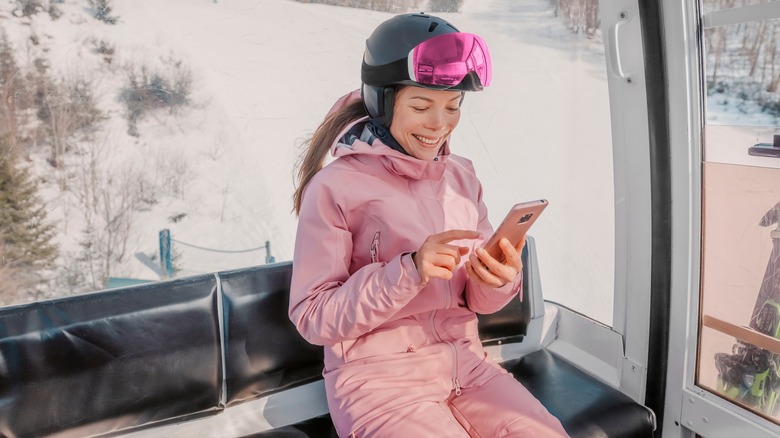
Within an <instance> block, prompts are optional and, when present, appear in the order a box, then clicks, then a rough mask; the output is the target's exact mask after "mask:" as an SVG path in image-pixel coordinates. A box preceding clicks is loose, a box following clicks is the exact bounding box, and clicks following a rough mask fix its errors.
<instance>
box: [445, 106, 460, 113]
mask: <svg viewBox="0 0 780 438" xmlns="http://www.w3.org/2000/svg"><path fill="white" fill-rule="evenodd" d="M447 111H449V112H451V113H456V112H458V111H460V107H459V106H456V107H454V108H452V107H450V108H447Z"/></svg>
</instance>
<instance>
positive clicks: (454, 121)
mask: <svg viewBox="0 0 780 438" xmlns="http://www.w3.org/2000/svg"><path fill="white" fill-rule="evenodd" d="M449 121H450V126H452V127H453V128H455V127H456V126H458V122H460V111H458V112H457V113H455V114H453V115H452V117H451V118H450V119H449Z"/></svg>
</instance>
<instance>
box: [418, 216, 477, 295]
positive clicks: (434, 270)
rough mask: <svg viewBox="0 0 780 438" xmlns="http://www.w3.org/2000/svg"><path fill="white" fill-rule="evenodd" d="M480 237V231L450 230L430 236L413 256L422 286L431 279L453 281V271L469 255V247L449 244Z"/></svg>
mask: <svg viewBox="0 0 780 438" xmlns="http://www.w3.org/2000/svg"><path fill="white" fill-rule="evenodd" d="M479 237H480V233H479V232H478V231H469V230H450V231H445V232H443V233H439V234H432V235H430V236H428V238H427V239H425V242H423V244H422V246H421V247H420V249H418V250H417V252H415V253H414V254H413V256H412V260H414V266H415V267H416V268H417V272H418V273H419V274H420V277H421V278H422V283H421V285H423V286H425V285H426V284H428V281H430V279H431V278H442V279H444V280H449V279H451V278H452V271H453V270H454V269H455V268H456V267H457V266H458V265H459V264H460V258H461V257H462V256H464V255H466V254H468V252H469V248H468V247H465V246H457V245H450V244H449V242H452V241H453V240H465V239H477V238H479Z"/></svg>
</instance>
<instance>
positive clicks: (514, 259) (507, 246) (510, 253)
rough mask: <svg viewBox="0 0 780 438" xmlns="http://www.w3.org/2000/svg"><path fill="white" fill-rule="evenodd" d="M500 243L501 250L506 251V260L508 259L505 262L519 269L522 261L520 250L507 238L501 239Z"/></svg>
mask: <svg viewBox="0 0 780 438" xmlns="http://www.w3.org/2000/svg"><path fill="white" fill-rule="evenodd" d="M498 245H499V246H500V247H501V251H503V252H504V260H506V262H505V263H504V264H505V265H507V266H512V267H514V268H516V269H519V268H520V266H521V264H522V262H521V261H520V254H519V253H518V250H517V249H516V248H515V247H513V246H512V244H511V243H509V240H507V239H501V241H499V242H498Z"/></svg>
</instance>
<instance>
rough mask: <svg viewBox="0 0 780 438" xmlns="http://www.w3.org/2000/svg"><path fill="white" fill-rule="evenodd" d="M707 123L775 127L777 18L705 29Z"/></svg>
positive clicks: (779, 108)
mask: <svg viewBox="0 0 780 438" xmlns="http://www.w3.org/2000/svg"><path fill="white" fill-rule="evenodd" d="M704 47H705V55H706V58H705V65H706V75H707V77H706V80H707V105H706V114H707V124H717V125H741V126H744V125H752V126H776V125H778V121H779V120H780V90H779V87H780V53H778V52H779V51H780V20H766V21H760V22H754V23H743V24H739V25H733V26H722V27H716V28H711V29H706V30H705V32H704Z"/></svg>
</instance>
